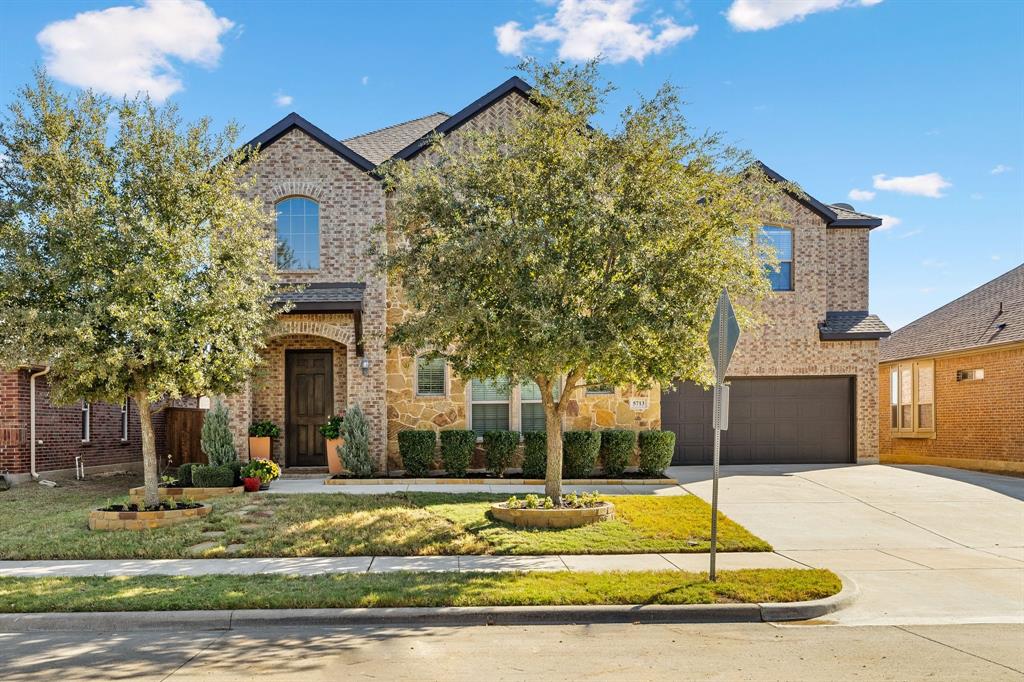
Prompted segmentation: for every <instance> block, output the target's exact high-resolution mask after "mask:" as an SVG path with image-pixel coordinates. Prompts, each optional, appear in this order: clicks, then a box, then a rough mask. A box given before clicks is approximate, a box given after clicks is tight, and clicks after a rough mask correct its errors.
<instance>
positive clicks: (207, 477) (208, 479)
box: [192, 464, 235, 488]
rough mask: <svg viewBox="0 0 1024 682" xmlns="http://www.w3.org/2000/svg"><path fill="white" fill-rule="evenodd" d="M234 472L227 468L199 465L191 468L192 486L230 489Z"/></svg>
mask: <svg viewBox="0 0 1024 682" xmlns="http://www.w3.org/2000/svg"><path fill="white" fill-rule="evenodd" d="M234 481H235V472H234V470H233V469H232V468H231V467H229V466H209V465H206V464H199V465H196V466H193V467H192V485H194V486H195V487H196V488H230V487H231V484H232V483H234Z"/></svg>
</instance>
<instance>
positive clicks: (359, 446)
mask: <svg viewBox="0 0 1024 682" xmlns="http://www.w3.org/2000/svg"><path fill="white" fill-rule="evenodd" d="M341 435H342V436H343V437H344V438H345V443H344V444H343V445H342V446H341V461H342V463H344V465H345V468H346V469H348V470H349V471H350V472H352V475H353V476H357V477H359V478H369V477H370V476H372V475H373V460H372V459H370V425H369V423H368V422H367V421H366V415H365V414H364V413H363V409H362V408H361V407H359V405H353V406H352V409H350V410H349V411H348V412H346V413H345V418H344V419H343V420H342V422H341Z"/></svg>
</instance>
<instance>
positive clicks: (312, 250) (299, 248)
mask: <svg viewBox="0 0 1024 682" xmlns="http://www.w3.org/2000/svg"><path fill="white" fill-rule="evenodd" d="M276 209H277V267H278V269H279V270H317V269H319V267H320V205H319V204H318V203H316V202H315V201H313V200H312V199H308V198H306V197H289V198H287V199H283V200H281V201H279V202H277V206H276Z"/></svg>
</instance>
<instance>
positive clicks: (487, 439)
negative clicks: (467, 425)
mask: <svg viewBox="0 0 1024 682" xmlns="http://www.w3.org/2000/svg"><path fill="white" fill-rule="evenodd" d="M518 446H519V432H518V431H488V432H487V433H485V434H484V453H485V454H486V456H487V470H488V471H489V472H491V473H492V474H494V475H495V476H504V475H505V469H507V468H509V467H510V466H512V460H513V458H514V457H515V455H516V447H518Z"/></svg>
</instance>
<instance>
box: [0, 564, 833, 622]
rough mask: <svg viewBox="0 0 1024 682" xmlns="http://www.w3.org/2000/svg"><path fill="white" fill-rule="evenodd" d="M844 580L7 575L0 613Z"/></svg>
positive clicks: (734, 574)
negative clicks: (49, 576) (58, 576)
mask: <svg viewBox="0 0 1024 682" xmlns="http://www.w3.org/2000/svg"><path fill="white" fill-rule="evenodd" d="M841 587H842V584H841V582H840V580H839V578H837V577H836V576H835V574H833V573H831V572H830V571H827V570H822V569H813V570H812V569H758V570H744V571H721V572H720V573H719V576H718V581H717V582H714V583H712V582H710V581H708V579H707V575H706V574H703V573H686V572H681V571H638V572H630V573H569V572H566V571H563V572H558V573H405V572H397V573H358V574H338V575H320V576H286V575H254V576H226V575H208V576H189V577H186V576H142V577H134V578H0V612H7V613H29V612H43V611H59V612H70V611H178V610H186V609H294V608H330V607H334V608H353V607H397V606H540V605H569V604H715V603H729V604H733V603H757V602H788V601H804V600H809V599H820V598H823V597H827V596H830V595H833V594H835V593H837V592H839V590H840V589H841Z"/></svg>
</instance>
